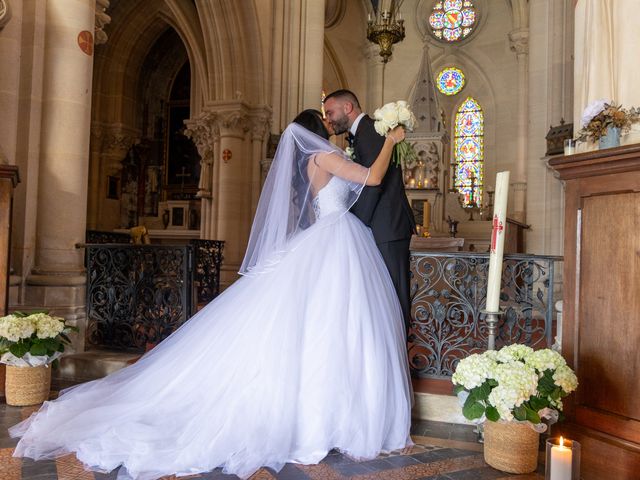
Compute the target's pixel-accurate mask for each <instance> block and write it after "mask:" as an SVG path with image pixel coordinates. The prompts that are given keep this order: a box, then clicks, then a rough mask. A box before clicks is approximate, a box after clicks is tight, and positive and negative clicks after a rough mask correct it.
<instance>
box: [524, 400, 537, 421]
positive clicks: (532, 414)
mask: <svg viewBox="0 0 640 480" xmlns="http://www.w3.org/2000/svg"><path fill="white" fill-rule="evenodd" d="M524 408H525V410H526V412H527V420H529V421H530V422H531V423H534V424H537V423H540V415H538V412H536V411H534V410H532V409H531V408H529V407H527V406H526V405H525V407H524Z"/></svg>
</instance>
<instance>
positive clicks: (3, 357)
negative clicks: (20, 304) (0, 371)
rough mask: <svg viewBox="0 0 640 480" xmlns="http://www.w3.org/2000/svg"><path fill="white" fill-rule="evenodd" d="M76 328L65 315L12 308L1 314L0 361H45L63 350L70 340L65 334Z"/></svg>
mask: <svg viewBox="0 0 640 480" xmlns="http://www.w3.org/2000/svg"><path fill="white" fill-rule="evenodd" d="M73 331H78V329H77V328H76V327H72V326H69V325H67V324H66V323H65V320H64V318H61V317H54V316H50V315H48V314H47V312H34V313H31V314H27V313H23V312H14V313H13V314H11V315H7V316H6V317H0V363H6V364H7V365H13V366H17V367H26V366H30V367H37V366H39V365H48V364H50V363H52V362H54V361H55V360H57V359H58V357H60V356H61V355H62V352H64V346H65V344H67V343H70V342H71V340H70V339H69V337H68V334H69V333H71V332H73Z"/></svg>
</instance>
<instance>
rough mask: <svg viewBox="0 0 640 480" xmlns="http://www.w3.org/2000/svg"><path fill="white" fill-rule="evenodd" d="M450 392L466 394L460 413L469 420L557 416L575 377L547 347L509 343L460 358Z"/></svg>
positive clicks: (538, 420) (535, 420) (534, 419)
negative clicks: (536, 348) (499, 347)
mask: <svg viewBox="0 0 640 480" xmlns="http://www.w3.org/2000/svg"><path fill="white" fill-rule="evenodd" d="M451 380H452V382H453V383H454V385H455V393H456V394H458V395H460V394H462V393H463V392H467V394H468V396H467V397H466V399H465V401H464V406H463V408H462V413H463V414H464V416H465V417H466V418H468V419H469V420H474V419H480V418H482V417H483V416H486V418H487V419H489V420H492V421H494V422H495V421H498V420H499V419H503V420H506V421H512V420H514V419H515V420H519V421H529V422H531V423H532V424H534V425H538V424H540V423H541V418H545V417H546V418H552V419H554V420H555V419H557V416H558V415H559V413H558V412H561V411H562V399H563V398H564V397H566V396H567V395H569V394H570V393H571V392H573V391H574V390H575V389H576V388H577V386H578V379H577V378H576V375H575V373H573V370H571V368H569V366H567V362H566V361H565V360H564V358H562V356H561V355H560V354H559V353H557V352H555V351H553V350H549V349H544V350H533V349H532V348H531V347H528V346H526V345H519V344H514V345H509V346H507V347H503V348H502V349H500V350H498V351H495V350H488V351H486V352H484V353H482V354H474V355H470V356H469V357H467V358H464V359H462V360H460V362H459V363H458V366H457V367H456V371H455V373H454V374H453V377H452V378H451Z"/></svg>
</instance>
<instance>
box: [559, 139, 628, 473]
mask: <svg viewBox="0 0 640 480" xmlns="http://www.w3.org/2000/svg"><path fill="white" fill-rule="evenodd" d="M549 163H550V165H552V166H553V167H554V168H555V169H556V170H557V171H558V173H559V175H560V178H561V179H563V180H566V185H565V187H566V188H565V218H564V234H565V241H564V258H565V262H564V278H563V299H564V305H563V306H564V311H563V323H564V324H563V338H562V354H563V356H564V357H565V358H566V359H567V361H568V362H569V364H570V365H571V366H572V367H573V368H574V369H575V370H576V372H577V373H578V379H579V382H580V385H579V387H578V391H577V392H576V393H575V394H572V395H570V396H569V397H567V399H566V401H565V413H566V415H567V421H566V422H563V423H561V424H559V425H558V426H554V427H553V435H554V436H555V435H557V434H559V433H564V434H566V436H567V437H569V438H573V439H575V440H578V441H580V442H581V444H582V478H583V479H584V480H601V479H605V478H607V479H608V478H612V479H613V478H615V479H616V480H631V479H637V478H640V477H639V476H638V473H637V472H638V471H639V470H640V413H639V412H638V411H637V405H638V404H639V403H638V402H639V401H638V398H640V396H639V395H640V380H639V378H640V354H639V353H638V352H639V349H640V316H639V315H640V314H639V312H640V234H639V233H638V232H639V230H638V229H639V227H640V144H638V145H628V146H624V147H620V148H614V149H607V150H602V151H596V152H587V153H584V154H579V155H571V156H568V157H562V158H558V159H554V160H552V161H550V162H549ZM634 406H636V409H635V410H634Z"/></svg>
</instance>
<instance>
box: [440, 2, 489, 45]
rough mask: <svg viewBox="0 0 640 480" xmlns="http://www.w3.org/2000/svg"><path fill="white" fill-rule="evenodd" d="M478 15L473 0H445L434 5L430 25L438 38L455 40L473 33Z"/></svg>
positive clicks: (449, 40)
mask: <svg viewBox="0 0 640 480" xmlns="http://www.w3.org/2000/svg"><path fill="white" fill-rule="evenodd" d="M476 17H477V15H476V8H475V7H474V6H473V2H471V0H444V1H441V2H436V3H435V5H434V6H433V12H431V15H430V16H429V26H430V27H431V33H433V35H434V36H435V37H436V38H438V39H440V40H444V41H446V42H455V41H457V40H462V39H463V38H466V37H468V36H469V35H470V34H471V32H472V31H473V29H474V27H475V25H476Z"/></svg>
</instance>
